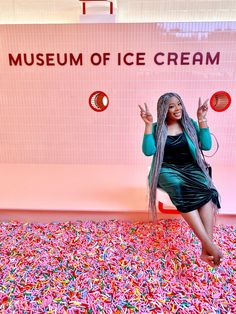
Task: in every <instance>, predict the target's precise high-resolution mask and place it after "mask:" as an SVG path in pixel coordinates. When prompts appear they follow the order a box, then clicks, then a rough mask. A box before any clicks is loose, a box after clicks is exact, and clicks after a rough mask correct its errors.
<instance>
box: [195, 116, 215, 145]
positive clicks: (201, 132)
mask: <svg viewBox="0 0 236 314" xmlns="http://www.w3.org/2000/svg"><path fill="white" fill-rule="evenodd" d="M192 122H193V125H194V127H195V130H196V132H197V137H198V141H199V142H200V144H201V149H202V150H210V149H211V147H212V140H211V133H210V130H209V127H208V126H206V124H205V125H204V127H203V125H200V123H201V122H200V123H199V126H198V124H197V122H196V121H194V120H192Z"/></svg>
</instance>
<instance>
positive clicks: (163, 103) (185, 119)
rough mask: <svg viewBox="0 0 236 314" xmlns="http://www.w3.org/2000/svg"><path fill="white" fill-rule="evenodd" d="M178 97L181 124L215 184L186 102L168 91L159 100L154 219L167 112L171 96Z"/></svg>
mask: <svg viewBox="0 0 236 314" xmlns="http://www.w3.org/2000/svg"><path fill="white" fill-rule="evenodd" d="M173 96H174V97H176V98H177V99H178V100H179V102H180V104H181V106H182V117H181V120H180V122H181V125H182V128H183V130H184V131H185V132H186V133H187V135H188V136H189V138H190V139H191V141H192V142H193V144H194V146H195V148H196V162H197V164H198V166H199V167H200V168H201V170H202V171H203V173H204V174H205V175H206V177H207V178H208V182H209V187H210V188H214V189H215V186H214V184H213V182H212V180H211V178H210V176H209V174H208V172H207V170H206V167H205V165H204V162H203V159H202V156H201V152H200V149H199V142H198V137H197V132H196V130H195V127H194V125H193V122H192V120H191V119H190V117H189V115H188V113H187V111H186V108H185V106H184V103H183V101H182V99H181V97H180V96H179V95H178V94H176V93H172V92H171V93H166V94H164V95H162V96H161V97H160V98H159V99H158V102H157V128H156V132H155V135H154V136H155V143H156V153H155V155H154V161H153V172H152V177H151V185H150V191H149V193H150V195H149V211H150V212H151V214H152V218H153V220H154V221H156V220H157V213H156V192H157V185H158V178H159V174H160V170H161V165H162V161H163V157H164V148H165V144H166V139H167V130H168V127H167V123H166V118H167V113H168V110H169V106H168V100H169V99H170V98H171V97H173Z"/></svg>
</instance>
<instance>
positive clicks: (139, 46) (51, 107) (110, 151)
mask: <svg viewBox="0 0 236 314" xmlns="http://www.w3.org/2000/svg"><path fill="white" fill-rule="evenodd" d="M0 36H1V58H0V70H1V77H0V89H1V93H0V102H1V106H0V134H1V150H0V162H1V163H2V164H12V163H15V164H20V163H24V164H79V165H98V166H99V165H114V166H115V165H125V166H127V165H134V166H137V167H141V168H144V167H145V168H146V167H147V166H148V165H149V164H150V161H151V159H150V158H148V157H145V156H143V154H142V152H141V143H142V136H143V130H144V125H143V122H142V120H141V119H140V116H139V109H138V104H141V105H142V104H143V103H144V102H146V103H147V104H148V105H149V108H150V110H151V112H152V113H153V115H154V118H155V116H156V109H155V108H156V101H157V99H158V97H159V96H160V95H161V94H162V93H165V92H167V91H175V92H177V93H179V94H180V95H181V96H182V98H183V101H184V103H185V104H186V107H187V109H188V112H189V114H190V116H191V117H193V118H194V119H196V110H197V105H198V98H199V96H200V97H201V98H202V100H204V99H207V98H208V99H210V97H211V96H212V95H213V94H214V93H215V92H216V91H219V90H224V91H226V92H228V93H229V94H230V96H231V99H232V103H231V106H230V107H229V108H228V109H227V110H226V111H224V112H215V111H213V110H212V109H211V108H210V109H209V113H208V121H209V126H210V129H211V132H213V133H214V134H215V136H216V137H217V139H218V141H219V143H220V149H219V151H218V153H217V154H216V155H215V156H214V157H213V159H209V160H208V161H210V163H211V164H212V166H213V175H214V172H215V174H216V172H217V174H216V177H217V181H218V183H221V179H220V178H223V177H224V176H225V174H224V173H223V170H221V169H223V167H224V166H227V167H228V168H227V169H230V168H231V169H232V168H233V167H235V161H236V152H235V144H236V131H235V121H236V111H235V99H236V92H235V79H236V50H235V45H234V43H235V42H236V23H234V22H231V23H230V22H228V23H227V22H221V23H148V24H109V25H108V24H98V25H94V24H93V25H92V24H91V25H90V24H88V25H5V26H4V25H1V26H0ZM198 52H200V53H201V54H202V64H199V62H195V64H193V63H194V58H195V61H196V60H197V59H199V55H196V53H198ZM217 52H219V53H220V54H219V55H218V56H219V60H218V61H219V62H218V64H216V63H215V64H210V59H209V53H210V54H211V56H212V58H213V57H214V56H216V54H217ZM157 53H159V54H158V55H157ZM9 54H12V55H13V56H14V57H16V56H17V55H18V54H21V56H22V60H23V55H24V54H26V55H27V60H28V62H30V60H31V54H33V56H34V58H35V60H34V63H33V64H32V65H31V66H28V65H26V64H25V63H24V62H23V63H22V65H21V66H20V65H17V66H14V65H12V66H10V65H9ZM37 54H41V55H40V56H37ZM57 54H59V55H60V58H61V59H60V60H61V62H62V60H65V59H64V58H65V55H64V54H66V55H67V63H66V64H65V65H63V66H62V65H60V64H58V60H57ZM70 54H71V55H70ZM79 54H81V55H82V57H81V56H80V57H79ZM72 55H73V56H78V60H77V61H78V65H76V66H75V65H70V63H69V60H70V58H72V57H73V56H72ZM92 56H93V57H92ZM155 56H156V59H155ZM100 57H101V63H99V58H100ZM37 58H38V59H37ZM40 60H41V61H40ZM42 60H43V61H42ZM155 60H156V62H155ZM207 60H208V64H207ZM36 62H39V63H40V62H41V63H42V62H44V64H43V65H41V66H39V65H37V64H36ZM46 62H47V63H48V65H45V63H46ZM168 62H169V63H170V64H168ZM53 64H55V65H53ZM95 91H103V92H104V93H106V95H107V96H108V98H109V106H108V108H107V109H106V110H104V111H103V112H95V111H94V110H92V109H91V107H90V106H89V97H90V95H91V94H92V93H93V92H95ZM213 146H214V147H213V151H214V148H215V145H213ZM213 151H212V152H213ZM210 153H211V152H210ZM210 153H209V154H210ZM221 174H222V175H221ZM229 175H230V174H229ZM124 179H125V175H124ZM81 180H83V178H81ZM145 183H146V181H145V178H144V182H143V184H144V185H145ZM141 184H142V183H141ZM115 188H116V187H115V186H114V189H115ZM221 191H222V187H221ZM224 191H225V192H226V190H224V186H223V191H222V192H223V193H221V194H222V195H224V193H225V192H224ZM227 193H229V190H228V188H227ZM229 194H230V195H231V193H229ZM225 195H226V194H225Z"/></svg>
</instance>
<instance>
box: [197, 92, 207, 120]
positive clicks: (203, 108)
mask: <svg viewBox="0 0 236 314" xmlns="http://www.w3.org/2000/svg"><path fill="white" fill-rule="evenodd" d="M207 102H208V99H207V100H205V101H204V103H203V104H202V101H201V97H199V101H198V109H197V118H198V120H202V119H205V118H206V115H207V111H208V104H207Z"/></svg>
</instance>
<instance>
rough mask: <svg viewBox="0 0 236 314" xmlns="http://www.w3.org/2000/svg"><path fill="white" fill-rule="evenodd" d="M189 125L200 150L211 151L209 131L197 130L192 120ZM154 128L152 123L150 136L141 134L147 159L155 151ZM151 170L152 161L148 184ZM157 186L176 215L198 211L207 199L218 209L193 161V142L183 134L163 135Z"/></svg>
mask: <svg viewBox="0 0 236 314" xmlns="http://www.w3.org/2000/svg"><path fill="white" fill-rule="evenodd" d="M192 122H193V124H194V127H195V130H196V133H197V136H198V139H199V141H200V142H201V145H202V147H203V149H205V150H209V149H210V148H211V136H210V132H209V128H203V129H199V127H198V125H197V123H196V122H195V121H193V120H192ZM155 128H156V124H154V125H153V132H152V134H145V135H144V138H143V145H142V148H143V153H144V154H145V155H147V156H151V155H154V154H155V152H156V150H155V148H156V145H155V137H154V134H155ZM153 161H154V158H153ZM152 168H153V162H152V167H151V170H150V173H149V184H150V182H151V176H152V170H153V169H152ZM158 186H159V187H160V188H162V189H163V190H164V191H166V192H167V193H168V194H169V196H170V199H171V201H172V202H173V204H174V205H175V206H176V208H177V210H178V211H180V212H184V213H186V212H190V211H192V210H195V209H198V208H201V207H202V206H203V205H205V204H206V203H208V202H209V201H210V200H212V202H213V203H214V204H215V205H216V207H217V208H220V203H219V195H218V192H217V190H216V189H213V188H210V187H209V184H208V178H207V177H206V175H205V174H204V173H203V171H202V170H201V168H200V167H199V166H198V164H197V162H196V153H195V149H194V147H193V143H192V141H191V140H190V139H189V137H188V136H187V134H186V133H185V132H182V133H180V134H178V135H175V136H172V135H168V136H167V140H166V143H165V149H164V158H163V162H162V165H161V171H160V174H159V178H158Z"/></svg>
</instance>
